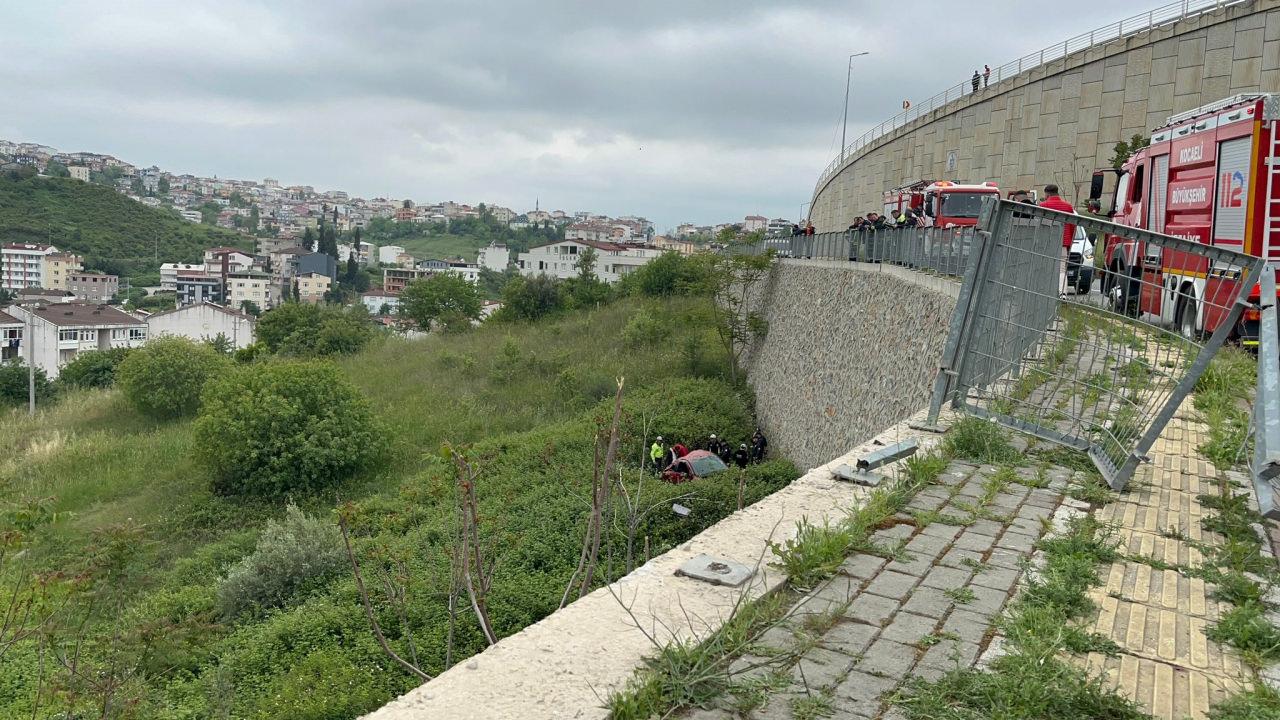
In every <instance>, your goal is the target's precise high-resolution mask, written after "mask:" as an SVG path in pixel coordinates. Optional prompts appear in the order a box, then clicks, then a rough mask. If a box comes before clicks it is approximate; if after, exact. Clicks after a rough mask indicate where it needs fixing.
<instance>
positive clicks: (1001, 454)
mask: <svg viewBox="0 0 1280 720" xmlns="http://www.w3.org/2000/svg"><path fill="white" fill-rule="evenodd" d="M942 452H943V454H944V455H947V456H948V457H953V458H957V459H960V460H972V461H974V462H980V463H991V464H993V465H999V464H1003V463H1011V462H1017V461H1018V460H1020V459H1021V458H1022V453H1020V452H1018V450H1017V449H1016V448H1014V447H1013V445H1012V444H1010V443H1009V435H1008V432H1007V431H1006V430H1004V429H1003V428H1001V427H1000V426H999V425H997V424H995V423H993V422H991V421H990V420H983V419H982V418H976V417H966V418H962V419H961V420H959V421H958V422H956V423H955V424H954V425H952V426H951V429H950V430H948V431H947V435H946V438H945V439H944V440H943V441H942Z"/></svg>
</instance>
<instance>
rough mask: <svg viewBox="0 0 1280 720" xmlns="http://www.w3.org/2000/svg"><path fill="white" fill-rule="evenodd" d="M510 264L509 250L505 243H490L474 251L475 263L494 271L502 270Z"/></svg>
mask: <svg viewBox="0 0 1280 720" xmlns="http://www.w3.org/2000/svg"><path fill="white" fill-rule="evenodd" d="M510 264H511V250H510V248H508V247H507V246H506V245H498V244H496V243H490V244H489V247H483V248H480V251H479V252H478V253H476V265H479V266H480V267H482V268H488V269H489V270H492V271H494V272H502V271H503V270H506V269H507V266H508V265H510Z"/></svg>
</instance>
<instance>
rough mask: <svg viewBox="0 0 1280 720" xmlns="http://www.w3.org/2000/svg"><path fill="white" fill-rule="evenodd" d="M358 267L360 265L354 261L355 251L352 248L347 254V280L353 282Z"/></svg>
mask: <svg viewBox="0 0 1280 720" xmlns="http://www.w3.org/2000/svg"><path fill="white" fill-rule="evenodd" d="M359 269H360V266H359V264H357V263H356V251H355V250H352V251H351V252H350V253H348V254H347V282H349V283H353V282H355V281H356V273H357V272H358V271H359Z"/></svg>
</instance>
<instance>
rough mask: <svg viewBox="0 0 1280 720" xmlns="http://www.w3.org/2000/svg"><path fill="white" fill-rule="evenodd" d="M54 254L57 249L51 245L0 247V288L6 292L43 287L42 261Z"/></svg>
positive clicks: (23, 244)
mask: <svg viewBox="0 0 1280 720" xmlns="http://www.w3.org/2000/svg"><path fill="white" fill-rule="evenodd" d="M56 252H58V248H56V247H54V246H52V245H39V244H34V243H5V244H3V245H0V287H2V288H5V289H6V290H20V289H22V288H29V287H44V259H45V257H46V256H48V255H52V254H54V253H56Z"/></svg>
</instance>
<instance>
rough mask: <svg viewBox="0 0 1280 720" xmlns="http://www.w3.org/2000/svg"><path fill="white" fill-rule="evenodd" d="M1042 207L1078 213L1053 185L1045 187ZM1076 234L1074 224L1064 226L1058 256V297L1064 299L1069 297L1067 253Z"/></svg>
mask: <svg viewBox="0 0 1280 720" xmlns="http://www.w3.org/2000/svg"><path fill="white" fill-rule="evenodd" d="M1040 207H1043V208H1048V209H1050V210H1058V211H1059V212H1065V213H1072V214H1075V211H1076V209H1075V208H1074V207H1072V206H1071V203H1069V202H1067V201H1066V200H1063V199H1062V198H1061V197H1059V196H1058V186H1057V185H1053V184H1050V185H1045V186H1044V201H1043V202H1041V203H1040ZM1075 234H1076V226H1075V224H1074V223H1065V224H1063V226H1062V252H1061V253H1060V254H1059V255H1058V296H1059V297H1062V298H1065V297H1066V296H1067V253H1069V252H1071V240H1072V239H1073V238H1074V237H1075Z"/></svg>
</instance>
